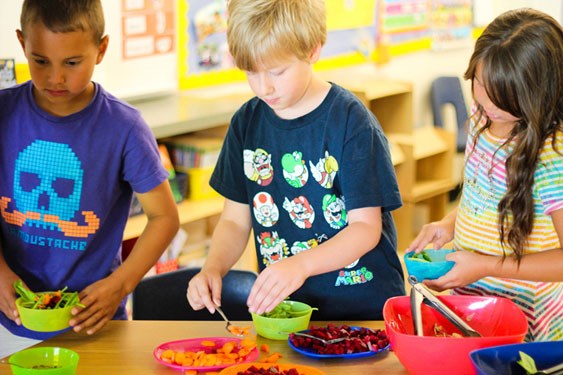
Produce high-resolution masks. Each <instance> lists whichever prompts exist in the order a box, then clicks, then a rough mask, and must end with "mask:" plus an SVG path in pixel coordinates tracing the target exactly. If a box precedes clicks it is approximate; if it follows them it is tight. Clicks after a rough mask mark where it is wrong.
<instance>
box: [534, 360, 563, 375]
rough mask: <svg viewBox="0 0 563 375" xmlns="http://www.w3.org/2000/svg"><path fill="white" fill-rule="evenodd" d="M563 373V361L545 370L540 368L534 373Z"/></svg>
mask: <svg viewBox="0 0 563 375" xmlns="http://www.w3.org/2000/svg"><path fill="white" fill-rule="evenodd" d="M561 374H563V363H560V364H558V365H555V366H552V367H549V368H545V369H543V370H538V371H537V372H535V373H534V375H561Z"/></svg>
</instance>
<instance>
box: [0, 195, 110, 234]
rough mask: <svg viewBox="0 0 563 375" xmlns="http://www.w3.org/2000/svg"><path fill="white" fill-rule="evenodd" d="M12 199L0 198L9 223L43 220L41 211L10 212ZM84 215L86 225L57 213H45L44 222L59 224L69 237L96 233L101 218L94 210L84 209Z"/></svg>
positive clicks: (2, 210)
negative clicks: (60, 216) (63, 218)
mask: <svg viewBox="0 0 563 375" xmlns="http://www.w3.org/2000/svg"><path fill="white" fill-rule="evenodd" d="M11 201H12V200H11V199H10V198H7V197H2V198H1V199H0V212H1V213H2V217H3V218H4V219H5V220H6V222H7V223H9V224H14V225H17V226H19V227H22V226H23V225H24V224H25V221H26V220H28V219H29V220H41V213H39V212H26V213H23V212H19V211H17V210H14V211H13V212H8V203H10V202H11ZM82 215H83V216H84V221H85V222H86V225H80V224H79V223H77V222H74V221H66V220H61V219H59V217H58V216H57V215H49V214H45V215H44V216H43V222H45V223H51V224H55V225H57V227H58V228H59V229H60V230H61V232H63V233H64V234H65V235H66V236H69V237H88V236H89V235H90V234H92V233H95V232H96V230H98V228H99V227H100V219H99V218H98V217H97V216H96V214H95V213H94V212H92V211H82Z"/></svg>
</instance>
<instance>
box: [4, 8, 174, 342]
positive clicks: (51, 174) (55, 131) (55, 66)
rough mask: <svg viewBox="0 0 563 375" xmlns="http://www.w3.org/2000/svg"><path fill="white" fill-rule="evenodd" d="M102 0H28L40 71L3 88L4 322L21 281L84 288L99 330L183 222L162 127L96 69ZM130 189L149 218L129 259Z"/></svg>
mask: <svg viewBox="0 0 563 375" xmlns="http://www.w3.org/2000/svg"><path fill="white" fill-rule="evenodd" d="M103 33H104V17H103V11H102V6H101V3H100V0H26V1H24V3H23V7H22V14H21V30H17V37H18V40H19V42H20V44H21V46H22V48H23V51H24V53H25V56H26V58H27V59H28V62H29V68H30V73H31V79H32V80H31V81H30V82H26V83H24V84H22V85H19V86H15V87H12V88H9V89H5V90H2V91H0V140H1V141H0V142H1V145H0V312H1V313H0V323H1V324H2V325H4V326H6V328H8V329H9V330H10V331H11V332H12V333H14V334H17V335H23V336H28V337H34V338H39V339H43V338H47V337H48V336H50V335H52V333H48V334H40V333H35V332H31V331H28V330H26V329H25V328H24V327H22V326H21V321H20V319H19V316H18V313H17V310H16V306H15V299H16V294H15V292H14V289H13V287H12V284H13V283H14V281H16V280H17V279H21V280H23V282H24V283H25V284H26V285H27V286H28V287H29V288H30V289H32V290H34V291H46V290H58V289H62V288H63V287H65V286H66V287H68V290H69V291H79V296H80V299H81V303H82V304H83V305H84V307H83V308H81V307H75V308H74V310H73V315H74V316H73V318H72V319H71V320H70V322H69V324H70V326H72V327H73V329H74V330H75V331H77V332H78V331H85V332H86V333H88V334H93V333H94V332H96V331H98V330H99V329H100V328H102V327H103V326H104V325H105V324H106V323H107V322H108V321H109V320H110V319H112V318H113V319H125V318H126V314H125V309H124V302H125V298H126V296H127V295H128V294H129V293H131V292H132V291H133V289H134V288H135V286H136V285H137V283H138V282H139V280H140V279H141V278H142V277H143V275H144V274H145V273H146V272H147V271H148V270H149V268H150V267H151V266H152V265H153V264H154V263H155V262H156V260H157V259H158V258H159V256H160V255H161V254H162V252H163V251H164V249H165V248H166V247H167V246H168V244H169V242H170V241H171V239H172V238H173V237H174V235H175V234H176V232H177V230H178V225H179V224H178V214H177V210H176V206H175V203H174V199H173V196H172V193H171V191H170V187H169V185H168V180H167V172H166V170H165V169H164V168H163V166H162V164H161V162H160V158H159V153H158V149H157V145H156V141H155V139H154V136H153V135H152V133H151V131H150V129H149V127H148V126H147V124H146V123H145V122H144V120H143V119H142V118H141V116H140V113H139V112H138V111H137V110H136V109H134V108H132V107H131V106H129V105H128V104H126V103H124V102H122V101H120V100H119V99H117V98H115V97H114V96H112V95H111V94H109V93H107V92H106V91H105V90H104V89H103V88H102V87H101V86H100V85H99V84H97V83H94V82H92V81H91V77H92V73H93V71H94V67H95V65H97V64H99V63H100V62H101V61H102V59H103V57H104V54H105V52H106V49H107V46H108V36H104V34H103ZM133 191H135V192H137V193H138V197H139V201H140V203H141V205H142V206H143V210H144V212H145V213H146V214H147V217H148V224H147V226H146V227H145V230H144V231H143V233H142V234H141V236H140V237H139V239H138V240H137V242H136V244H135V246H134V248H133V250H132V252H131V254H130V255H129V256H128V258H127V260H126V261H125V262H123V264H121V241H122V238H123V230H124V228H125V224H126V222H127V217H128V210H129V206H130V202H131V197H132V193H133Z"/></svg>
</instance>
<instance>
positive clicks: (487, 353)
mask: <svg viewBox="0 0 563 375" xmlns="http://www.w3.org/2000/svg"><path fill="white" fill-rule="evenodd" d="M520 351H522V352H524V353H526V354H528V355H529V356H531V357H532V358H533V359H534V362H535V363H536V367H537V368H538V369H544V368H548V367H551V366H555V365H556V364H559V363H561V361H562V360H563V341H542V342H527V343H521V344H510V345H500V346H492V347H488V348H483V349H477V350H474V351H472V352H471V353H470V354H469V356H470V357H471V362H473V366H474V367H475V370H476V371H477V374H479V375H497V374H503V375H525V374H526V371H524V369H523V368H522V366H520V365H519V364H517V363H516V361H518V360H519V359H520V354H519V352H520Z"/></svg>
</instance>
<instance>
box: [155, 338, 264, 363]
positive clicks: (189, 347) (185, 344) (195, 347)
mask: <svg viewBox="0 0 563 375" xmlns="http://www.w3.org/2000/svg"><path fill="white" fill-rule="evenodd" d="M204 340H207V341H213V342H215V347H209V346H203V345H201V342H202V341H204ZM240 341H241V339H239V338H236V337H202V338H196V339H186V340H177V341H169V342H165V343H164V344H160V345H159V346H157V347H156V348H155V349H154V350H153V356H154V358H155V359H156V360H157V361H158V362H159V363H161V364H163V365H164V366H167V367H170V368H173V369H176V370H184V371H185V370H196V371H217V370H220V369H223V368H225V367H227V366H232V364H224V365H218V366H181V365H177V364H175V363H170V362H167V361H165V360H162V359H161V358H160V357H161V354H162V353H163V352H164V351H165V350H168V349H171V350H174V351H184V352H197V351H205V352H207V353H211V352H212V351H213V350H215V349H218V348H221V347H222V346H223V345H224V344H225V343H227V342H236V343H237V344H238V343H240ZM258 356H259V353H258V349H257V348H254V349H253V350H252V351H251V352H250V353H249V354H248V355H247V356H246V358H244V360H243V361H241V362H239V363H246V362H252V361H255V360H256V359H257V358H258Z"/></svg>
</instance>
